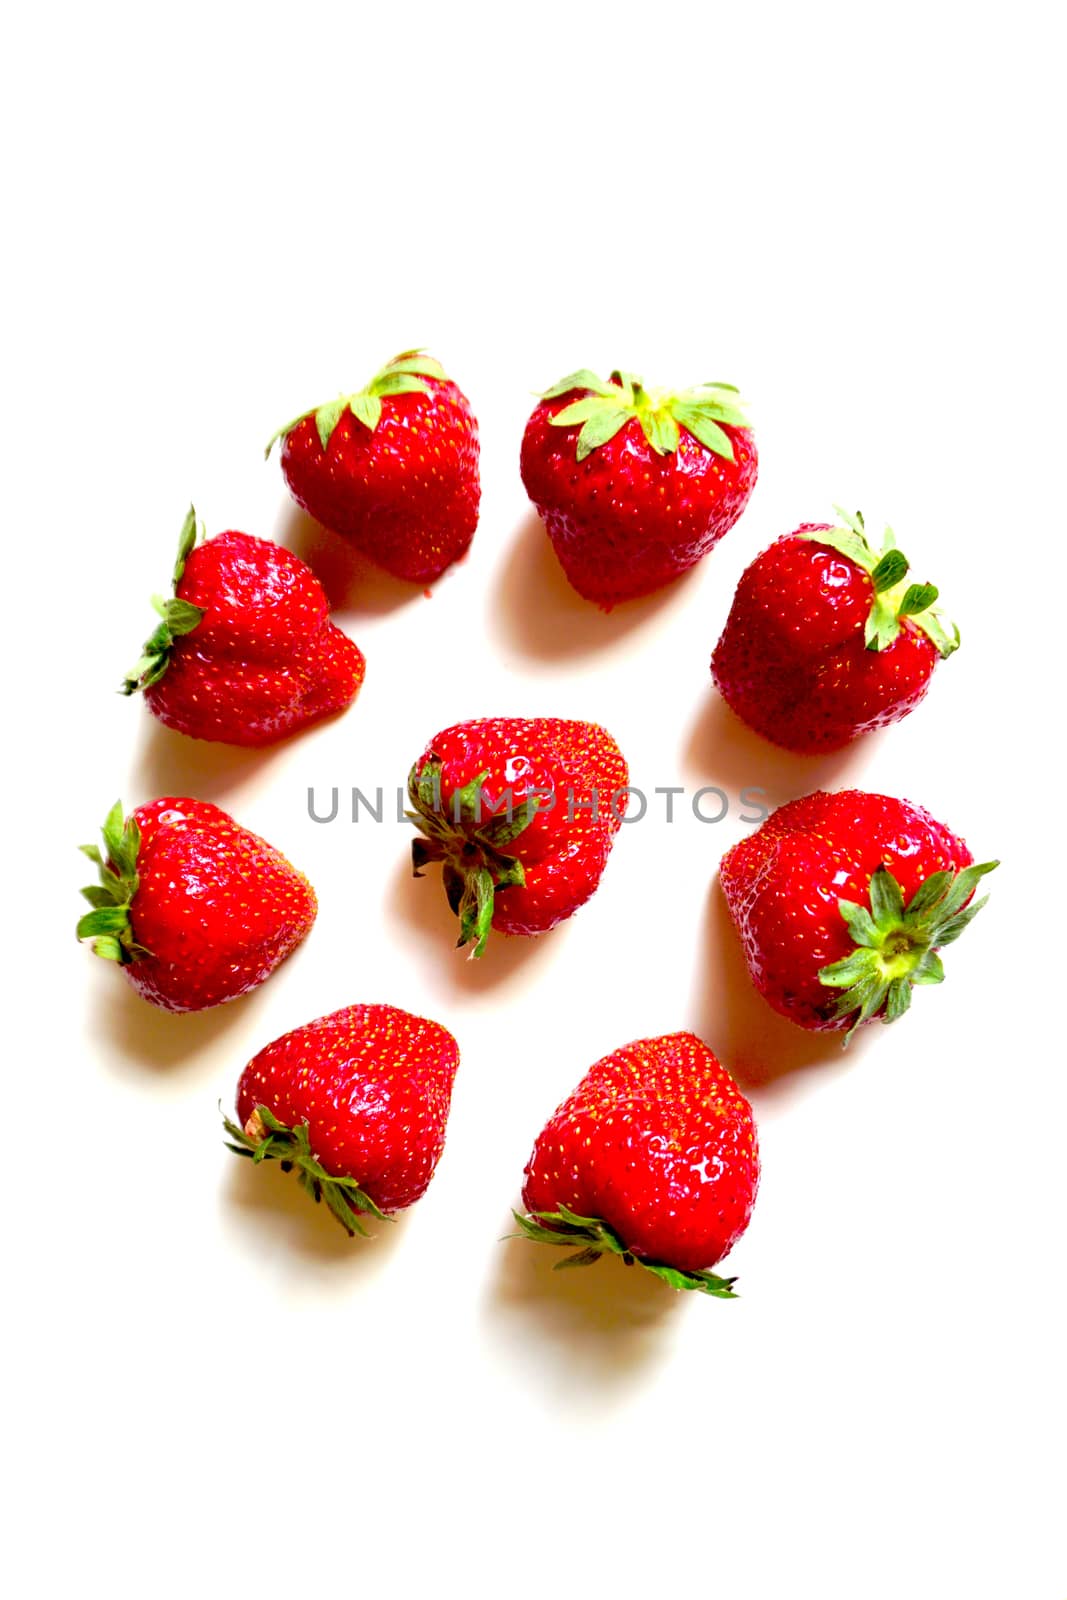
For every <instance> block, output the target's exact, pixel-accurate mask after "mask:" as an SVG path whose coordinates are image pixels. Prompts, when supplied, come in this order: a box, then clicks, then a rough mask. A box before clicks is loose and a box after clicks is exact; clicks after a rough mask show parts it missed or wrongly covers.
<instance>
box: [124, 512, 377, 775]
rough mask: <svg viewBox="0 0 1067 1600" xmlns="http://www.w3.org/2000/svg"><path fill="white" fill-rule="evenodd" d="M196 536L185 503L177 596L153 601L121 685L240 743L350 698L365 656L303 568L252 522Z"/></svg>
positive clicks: (176, 723)
mask: <svg viewBox="0 0 1067 1600" xmlns="http://www.w3.org/2000/svg"><path fill="white" fill-rule="evenodd" d="M202 536H203V529H202V528H201V537H202ZM196 539H197V530H196V513H195V511H194V510H193V508H192V506H190V507H189V514H188V516H187V517H186V519H185V523H184V525H183V527H182V533H181V539H180V541H179V545H178V560H177V563H176V565H175V568H174V596H173V598H171V599H168V600H157V601H156V602H155V605H156V609H157V610H158V611H159V614H160V617H161V619H162V620H161V621H160V624H159V626H158V628H157V629H156V631H155V632H154V633H153V634H152V637H151V638H150V639H148V640H147V641H146V643H145V646H144V650H143V653H142V655H141V659H140V660H139V661H138V662H137V665H136V666H135V667H134V668H133V669H132V671H131V672H130V673H128V675H127V677H126V679H125V681H124V683H123V685H122V693H123V694H136V693H137V691H138V690H143V691H144V697H145V702H146V704H147V706H148V708H149V710H150V711H152V712H153V713H154V715H155V716H157V717H158V718H159V720H160V722H163V723H165V724H166V725H167V727H168V728H176V729H177V731H178V732H179V733H187V734H189V735H190V737H192V738H194V739H214V740H220V741H222V742H223V743H224V744H239V745H265V744H273V743H274V741H275V740H277V739H283V738H285V736H286V735H287V734H290V733H293V732H295V731H296V729H298V728H304V727H307V726H308V725H309V724H310V723H312V722H318V721H319V720H320V719H321V718H322V717H328V716H331V715H332V714H333V713H334V712H336V711H343V710H344V708H345V707H346V706H348V705H351V703H352V701H353V700H354V699H355V697H356V695H357V694H358V693H359V688H360V685H361V684H362V682H363V674H364V670H365V663H364V660H363V656H362V653H361V652H360V651H359V650H357V648H356V646H355V645H354V644H353V643H352V641H351V639H349V638H348V637H347V636H346V635H345V634H343V633H342V632H341V630H340V628H338V627H335V625H334V624H333V623H332V622H331V621H330V613H329V606H328V605H327V602H326V595H325V593H324V592H323V588H322V585H321V584H320V583H319V581H318V579H317V578H316V577H315V575H314V573H313V572H312V571H311V569H310V567H306V566H305V565H304V563H303V562H302V561H301V560H299V559H298V557H296V556H294V555H293V554H292V552H291V551H289V550H283V549H282V548H281V546H280V545H276V544H272V543H271V541H270V540H269V539H256V538H254V537H253V536H252V535H251V534H248V533H236V532H233V531H230V532H227V533H220V534H217V535H216V537H215V538H213V539H209V540H208V541H207V543H206V544H199V545H198V544H197V542H196Z"/></svg>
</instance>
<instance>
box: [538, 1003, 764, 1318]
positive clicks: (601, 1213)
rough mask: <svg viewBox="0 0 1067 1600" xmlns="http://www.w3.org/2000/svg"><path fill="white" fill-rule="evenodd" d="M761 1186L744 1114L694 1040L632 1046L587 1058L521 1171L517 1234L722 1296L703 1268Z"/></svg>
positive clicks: (728, 1287) (720, 1252)
mask: <svg viewBox="0 0 1067 1600" xmlns="http://www.w3.org/2000/svg"><path fill="white" fill-rule="evenodd" d="M758 1184H759V1153H758V1148H757V1143H756V1129H755V1124H754V1122H753V1118H752V1108H751V1106H750V1105H749V1103H748V1101H747V1100H746V1099H745V1097H744V1095H743V1094H742V1093H741V1091H740V1089H739V1088H738V1087H737V1084H736V1083H735V1082H734V1081H733V1079H732V1078H731V1077H730V1075H729V1073H728V1072H727V1071H726V1070H725V1068H723V1067H722V1065H721V1064H720V1063H719V1061H718V1060H717V1059H716V1057H715V1055H714V1054H713V1052H712V1051H711V1050H709V1049H708V1047H707V1045H706V1044H704V1042H703V1040H701V1039H698V1038H697V1037H696V1036H695V1035H694V1034H691V1033H673V1034H667V1035H664V1036H662V1037H660V1038H654V1039H639V1040H637V1041H635V1042H634V1043H633V1044H628V1045H624V1046H623V1047H622V1048H621V1049H619V1050H614V1051H612V1053H611V1054H610V1055H607V1056H604V1057H603V1058H602V1059H601V1060H600V1061H597V1062H596V1063H595V1064H594V1065H593V1066H592V1067H590V1069H589V1071H588V1072H587V1073H586V1075H585V1077H584V1078H583V1079H582V1081H581V1083H580V1084H579V1085H578V1087H577V1088H576V1089H575V1090H574V1092H573V1094H571V1095H570V1096H568V1098H567V1099H566V1100H565V1101H564V1102H563V1104H562V1105H561V1106H559V1107H558V1109H557V1110H556V1111H555V1112H554V1113H553V1115H552V1116H551V1117H550V1118H549V1121H548V1122H547V1124H546V1125H545V1127H544V1128H543V1129H542V1131H541V1133H540V1134H539V1135H538V1138H537V1141H536V1143H535V1144H534V1148H533V1153H532V1154H531V1156H530V1159H529V1161H528V1162H527V1164H526V1172H525V1182H524V1187H523V1193H522V1200H523V1205H524V1207H525V1208H526V1209H525V1211H524V1212H521V1213H520V1212H516V1213H515V1220H516V1222H517V1223H518V1225H519V1228H520V1230H521V1232H522V1234H523V1235H524V1236H525V1237H526V1238H527V1239H531V1240H533V1241H535V1242H538V1243H541V1244H550V1245H556V1246H560V1247H565V1248H570V1249H571V1250H572V1251H573V1252H574V1253H573V1254H571V1255H569V1256H566V1257H564V1259H563V1260H561V1261H559V1262H557V1263H556V1265H557V1266H559V1267H581V1266H590V1265H592V1264H593V1263H594V1262H596V1261H598V1260H599V1259H600V1257H601V1256H602V1255H605V1254H610V1255H616V1256H621V1257H622V1259H623V1261H624V1262H625V1263H626V1264H627V1265H633V1264H634V1263H637V1264H638V1265H640V1266H641V1267H643V1268H645V1269H647V1270H648V1271H649V1272H652V1273H654V1274H655V1275H656V1276H657V1277H658V1278H661V1279H662V1280H663V1281H664V1282H665V1283H667V1284H669V1285H670V1287H671V1288H673V1289H696V1290H699V1291H700V1292H701V1293H704V1294H709V1295H715V1296H717V1297H718V1298H723V1299H729V1298H732V1296H733V1284H734V1281H735V1280H734V1279H733V1278H723V1277H720V1276H719V1275H718V1274H717V1273H715V1272H713V1271H712V1270H711V1269H712V1268H713V1267H715V1266H716V1265H717V1264H718V1262H719V1261H721V1259H722V1258H723V1256H725V1255H726V1254H727V1253H728V1251H729V1250H731V1249H732V1248H733V1246H734V1244H736V1242H737V1240H738V1239H739V1238H740V1236H741V1234H742V1233H743V1232H744V1230H745V1228H746V1227H747V1226H748V1222H749V1218H750V1217H751V1215H752V1207H753V1204H754V1202H755V1198H756V1190H757V1187H758Z"/></svg>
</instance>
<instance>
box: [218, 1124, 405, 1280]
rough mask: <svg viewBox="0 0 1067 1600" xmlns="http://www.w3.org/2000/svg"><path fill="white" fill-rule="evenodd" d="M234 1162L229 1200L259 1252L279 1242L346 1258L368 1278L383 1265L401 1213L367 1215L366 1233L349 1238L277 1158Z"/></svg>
mask: <svg viewBox="0 0 1067 1600" xmlns="http://www.w3.org/2000/svg"><path fill="white" fill-rule="evenodd" d="M227 1154H229V1152H227ZM230 1166H231V1172H230V1182H229V1191H228V1195H227V1199H228V1200H229V1201H230V1203H231V1204H232V1206H233V1210H234V1214H235V1215H236V1217H237V1219H238V1221H239V1222H240V1224H241V1226H242V1227H244V1228H245V1229H246V1230H247V1232H248V1234H249V1236H250V1243H251V1245H252V1248H253V1249H255V1250H257V1251H259V1250H263V1249H268V1248H270V1247H271V1246H274V1245H277V1244H279V1243H281V1244H282V1245H284V1246H285V1247H286V1248H287V1249H290V1250H292V1251H294V1252H295V1253H297V1254H299V1255H302V1256H314V1257H315V1258H316V1259H318V1260H320V1261H330V1262H338V1263H344V1264H345V1266H346V1267H347V1268H348V1269H349V1270H350V1273H351V1275H352V1277H353V1278H358V1277H368V1276H374V1275H375V1274H376V1273H378V1272H379V1271H380V1270H381V1268H382V1267H383V1266H384V1264H385V1261H386V1260H387V1259H388V1257H389V1256H390V1255H391V1254H392V1252H393V1251H394V1250H395V1249H396V1247H397V1245H398V1244H399V1242H400V1239H401V1236H402V1235H403V1232H404V1227H405V1223H406V1218H404V1217H403V1216H401V1217H399V1218H397V1219H396V1220H395V1221H392V1222H380V1221H379V1220H378V1218H377V1217H368V1218H367V1220H366V1224H365V1226H366V1229H367V1237H366V1238H365V1239H361V1238H360V1237H359V1236H358V1234H357V1236H356V1237H355V1238H354V1239H350V1238H349V1237H348V1235H347V1234H346V1233H345V1230H344V1229H343V1228H342V1227H341V1224H340V1223H339V1222H338V1221H337V1219H336V1218H335V1217H334V1215H333V1213H332V1212H331V1211H330V1209H329V1207H328V1206H325V1205H322V1204H319V1205H316V1204H315V1202H314V1201H313V1200H312V1198H311V1196H310V1195H309V1194H308V1193H307V1191H306V1190H305V1189H303V1188H302V1187H301V1185H300V1183H299V1182H298V1181H297V1178H296V1176H295V1174H294V1173H291V1172H283V1171H282V1169H281V1166H280V1164H279V1163H278V1162H277V1161H263V1162H261V1163H260V1165H259V1166H258V1167H257V1166H255V1165H253V1163H252V1162H251V1161H249V1160H246V1159H243V1158H242V1157H240V1156H232V1158H231V1162H230Z"/></svg>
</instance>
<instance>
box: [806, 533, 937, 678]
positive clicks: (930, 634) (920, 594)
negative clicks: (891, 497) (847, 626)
mask: <svg viewBox="0 0 1067 1600" xmlns="http://www.w3.org/2000/svg"><path fill="white" fill-rule="evenodd" d="M834 510H835V511H836V512H837V514H838V516H839V517H840V518H841V519H842V521H843V523H844V527H840V528H816V529H812V531H811V532H810V533H803V534H801V538H802V539H810V540H811V542H812V543H813V544H826V545H829V546H830V548H831V549H832V550H836V551H838V552H839V554H841V555H843V556H847V557H848V559H849V560H850V561H852V562H854V563H855V564H856V566H857V567H862V569H863V571H864V572H865V573H866V574H867V576H868V577H869V578H870V580H871V583H872V585H873V587H874V599H873V600H872V602H871V609H870V611H869V612H868V615H867V626H866V629H865V630H864V641H863V642H864V644H865V645H866V647H867V649H868V650H885V649H886V648H887V647H888V646H889V645H891V644H892V643H893V641H894V640H895V639H896V638H897V636H898V635H899V633H900V629H901V625H902V623H903V620H904V618H905V617H910V619H911V621H912V622H914V623H915V625H916V627H918V628H921V629H922V631H923V633H925V634H926V636H927V638H928V639H929V640H930V642H931V643H932V644H934V645H935V646H936V647H937V650H938V653H939V654H940V655H941V657H942V659H944V657H946V656H950V655H951V654H952V652H953V651H954V650H958V649H959V646H960V630H959V629H958V628H957V627H956V624H955V623H954V622H949V621H948V619H947V618H946V617H943V616H942V615H941V613H940V612H939V611H937V610H935V608H934V602H935V600H936V599H937V595H938V591H937V589H936V588H935V587H934V585H933V584H932V583H909V582H908V581H907V572H908V567H909V562H908V558H907V556H905V555H904V554H903V553H902V552H901V551H900V550H898V549H897V541H896V535H895V534H894V533H893V530H892V528H886V530H885V535H884V537H883V540H882V548H881V550H875V548H874V546H873V545H872V544H871V542H870V540H869V539H868V537H867V531H866V529H865V527H864V523H863V515H862V513H861V512H859V511H857V512H856V514H855V516H850V515H849V513H848V512H847V511H843V510H842V509H841V507H840V506H835V507H834Z"/></svg>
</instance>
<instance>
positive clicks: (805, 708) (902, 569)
mask: <svg viewBox="0 0 1067 1600" xmlns="http://www.w3.org/2000/svg"><path fill="white" fill-rule="evenodd" d="M835 509H836V510H837V512H838V515H839V516H841V517H842V518H843V520H844V523H845V526H844V527H830V526H829V525H828V524H826V523H821V522H820V523H805V524H804V525H803V526H802V527H799V528H797V529H796V531H795V532H794V533H787V534H784V535H783V536H782V538H780V539H778V540H777V541H776V542H775V543H774V544H772V545H771V546H770V548H769V549H767V550H764V551H763V553H762V555H759V556H757V557H756V559H755V561H753V562H752V564H751V566H749V567H748V568H747V569H746V571H745V572H744V573H743V575H742V577H741V582H740V583H739V584H738V586H737V593H736V595H735V596H734V602H733V605H732V607H731V609H730V615H729V617H728V618H727V621H726V627H725V629H724V630H723V635H722V638H721V639H720V640H719V642H718V644H717V645H716V647H715V653H714V655H713V656H712V659H711V671H712V676H713V677H714V679H715V682H716V684H717V685H718V687H719V691H720V693H721V694H722V696H723V698H724V699H725V700H726V701H727V702H728V703H729V704H730V705H731V706H732V707H733V709H734V711H735V712H736V713H737V715H738V716H739V717H741V718H742V720H743V721H745V722H747V723H748V725H749V727H750V728H754V729H755V730H756V732H757V733H761V734H762V735H763V736H764V738H766V739H770V740H772V741H773V742H774V743H775V744H778V745H782V746H784V748H785V749H787V750H796V751H799V752H801V753H803V754H811V753H814V752H817V751H824V750H837V749H839V748H840V747H841V746H842V745H844V744H847V743H848V742H849V740H850V739H855V738H857V737H858V736H859V735H860V734H861V733H869V732H870V731H871V730H872V729H874V728H883V727H885V726H886V725H887V723H890V722H896V721H898V720H899V719H900V718H901V717H905V716H907V714H908V712H909V711H912V710H914V708H915V707H916V706H917V705H918V704H919V701H920V700H921V699H922V698H923V696H924V695H925V694H926V691H927V689H928V688H929V685H930V677H931V674H932V673H933V670H934V667H935V666H936V665H937V663H938V661H939V660H941V659H942V658H943V657H945V656H949V655H951V654H952V652H953V651H954V650H955V649H956V648H957V647H958V645H959V642H960V636H959V630H958V629H957V628H955V627H954V626H953V624H951V623H946V622H945V621H944V619H943V618H942V617H941V616H940V614H939V613H938V612H937V611H936V610H935V609H934V601H935V600H936V599H937V590H936V588H935V587H934V585H933V584H932V583H909V582H908V581H907V571H908V561H907V558H906V557H905V556H903V555H902V554H901V552H900V551H899V550H898V549H897V547H896V541H895V539H894V537H893V533H892V530H891V529H889V528H887V529H886V532H885V539H884V542H883V545H882V548H881V550H880V551H876V550H874V549H873V548H872V546H871V544H870V542H869V540H868V538H867V534H866V532H865V529H864V525H863V517H862V516H861V515H860V513H859V512H857V513H856V515H855V516H854V517H850V516H848V515H847V513H845V512H843V511H841V509H840V507H835Z"/></svg>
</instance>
